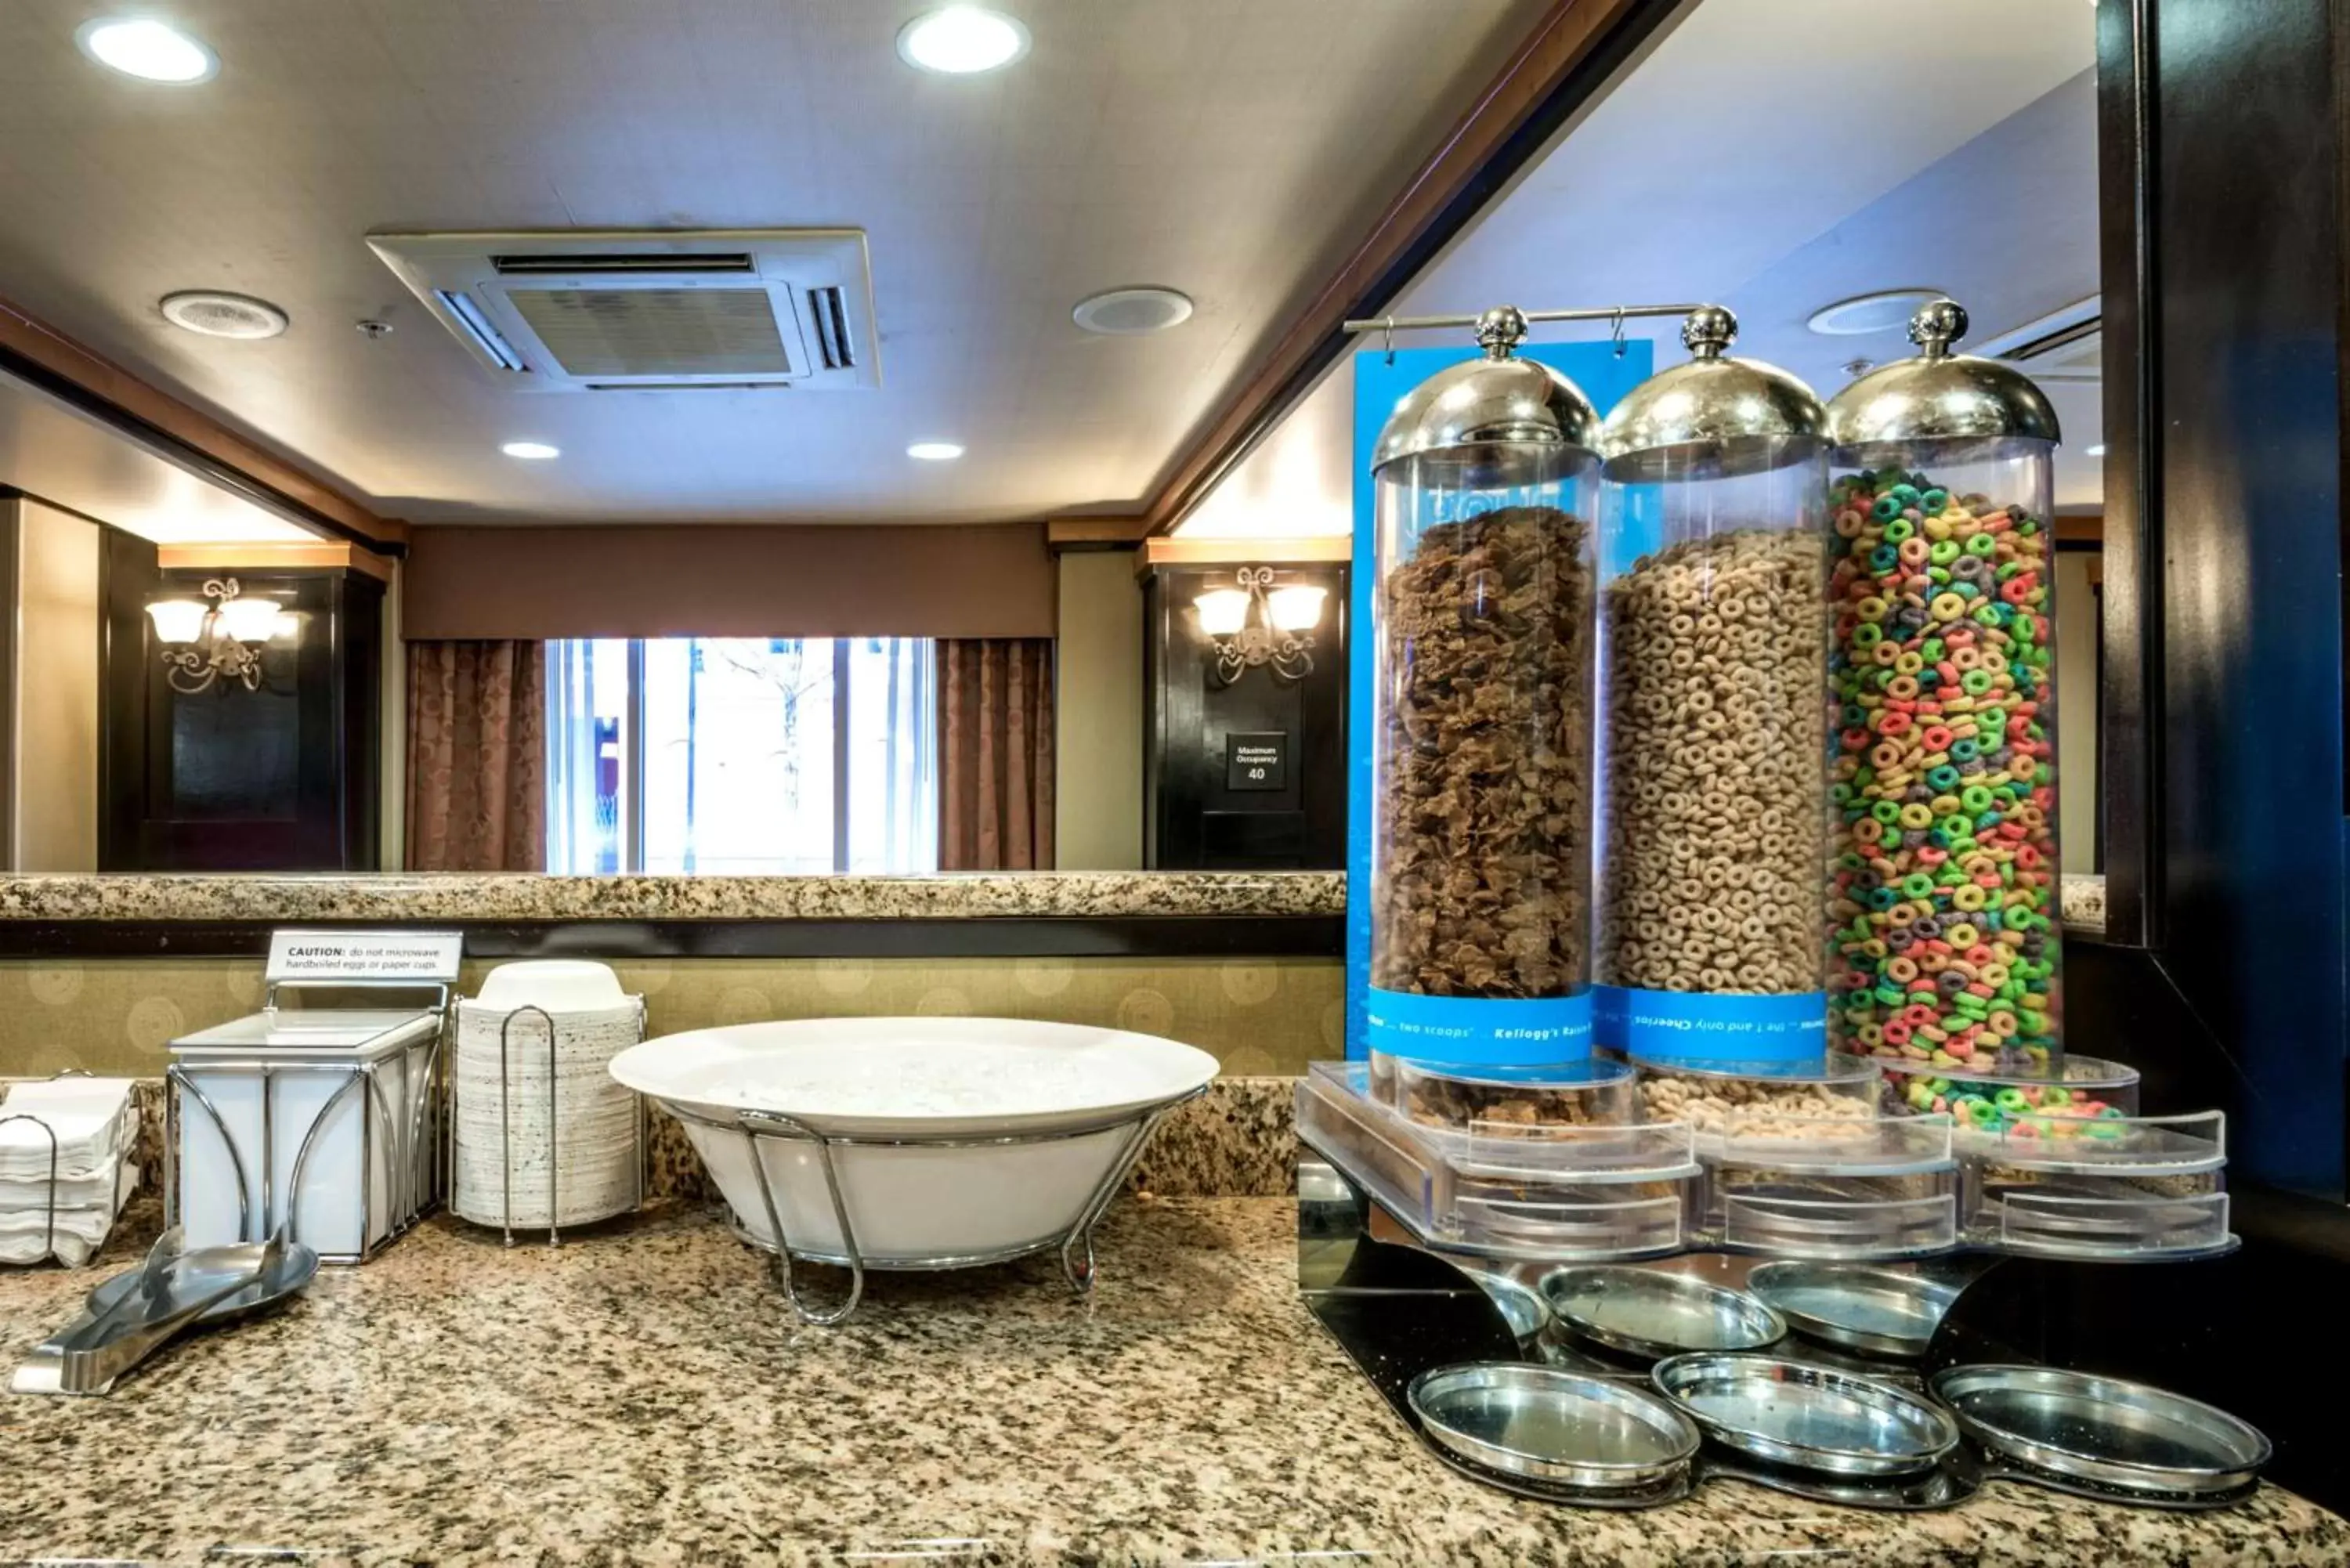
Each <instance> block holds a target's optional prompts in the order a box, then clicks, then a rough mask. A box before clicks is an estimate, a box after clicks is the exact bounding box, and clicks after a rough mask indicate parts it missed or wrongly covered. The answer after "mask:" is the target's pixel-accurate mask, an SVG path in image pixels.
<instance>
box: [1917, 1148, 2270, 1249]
mask: <svg viewBox="0 0 2350 1568" xmlns="http://www.w3.org/2000/svg"><path fill="white" fill-rule="evenodd" d="M1959 1153H1960V1163H1961V1167H1962V1182H1961V1188H1962V1193H1961V1198H1962V1203H1963V1207H1964V1210H1965V1214H1966V1229H1967V1232H1968V1237H1969V1239H1970V1241H1975V1242H1977V1243H1979V1244H1981V1245H1983V1246H1987V1247H1993V1248H1996V1249H1998V1250H2000V1251H2007V1252H2022V1253H2028V1254H2032V1255H2033V1256H2039V1257H2057V1258H2097V1259H2122V1260H2127V1259H2144V1260H2148V1261H2177V1260H2180V1259H2187V1258H2199V1257H2210V1256H2212V1255H2215V1254H2217V1253H2220V1252H2226V1251H2233V1250H2234V1248H2235V1245H2236V1239H2235V1237H2234V1236H2233V1235H2231V1234H2230V1232H2229V1230H2228V1193H2227V1190H2226V1175H2225V1172H2226V1168H2227V1163H2228V1128H2227V1117H2226V1116H2225V1115H2224V1114H2223V1113H2221V1112H2219V1111H2202V1112H2198V1113H2196V1114H2194V1115H2191V1116H2120V1117H2099V1118H2097V1119H2095V1120H2094V1121H2092V1122H2090V1123H2088V1124H2087V1125H2086V1126H2085V1127H2080V1128H2078V1129H2077V1130H2076V1131H2075V1132H2074V1134H2073V1135H2072V1136H2061V1137H2059V1136H2050V1134H2049V1133H2048V1132H2047V1131H2045V1130H2044V1129H2043V1126H2042V1124H2041V1123H2039V1122H2037V1121H2034V1120H2033V1119H2029V1118H2027V1119H2021V1120H2018V1121H2016V1122H2014V1123H2013V1124H2012V1126H2010V1127H2006V1128H2004V1129H2003V1130H2002V1131H1999V1132H1977V1133H1976V1134H1974V1135H1972V1136H1971V1137H1968V1138H1967V1139H1965V1140H1964V1141H1963V1144H1962V1146H1961V1147H1960V1151H1959Z"/></svg>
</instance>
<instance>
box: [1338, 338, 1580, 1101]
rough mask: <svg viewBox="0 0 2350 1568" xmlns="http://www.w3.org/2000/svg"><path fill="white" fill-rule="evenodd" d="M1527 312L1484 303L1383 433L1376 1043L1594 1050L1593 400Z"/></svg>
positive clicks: (1404, 1052)
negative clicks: (1470, 333) (1528, 334)
mask: <svg viewBox="0 0 2350 1568" xmlns="http://www.w3.org/2000/svg"><path fill="white" fill-rule="evenodd" d="M1525 330H1526V322H1525V317H1523V315H1522V314H1521V313H1520V312H1518V311H1517V310H1515V309H1513V308H1511V307H1508V306H1503V307H1501V308H1497V309H1494V310H1489V311H1487V312H1486V313H1485V315H1484V316H1483V317H1482V318H1481V319H1480V321H1479V323H1478V327H1477V340H1478V342H1479V344H1480V345H1481V346H1482V348H1483V349H1484V354H1483V357H1482V358H1478V359H1475V360H1471V361H1467V362H1465V363H1462V364H1459V365H1454V366H1451V367H1449V368H1447V369H1443V370H1441V371H1439V372H1438V373H1437V374H1436V375H1434V376H1432V377H1430V378H1429V379H1428V380H1426V381H1424V382H1422V383H1421V384H1420V385H1419V387H1417V388H1415V389H1413V390H1412V391H1411V392H1410V393H1409V394H1408V395H1407V396H1406V397H1405V398H1404V399H1403V400H1401V401H1400V402H1399V404H1398V405H1397V407H1396V410H1395V412H1394V414H1393V415H1392V416H1391V417H1390V418H1389V419H1388V422H1387V425H1386V427H1385V429H1384V430H1382V431H1381V432H1380V435H1379V440H1378V447H1377V449H1376V452H1375V454H1374V460H1373V463H1372V474H1373V478H1374V482H1375V484H1376V486H1377V504H1378V514H1377V521H1376V524H1375V526H1376V529H1377V538H1376V542H1375V546H1374V548H1375V557H1374V559H1375V566H1376V572H1377V582H1376V587H1375V591H1374V592H1373V594H1372V627H1371V635H1372V639H1373V646H1374V649H1375V654H1374V658H1375V671H1376V677H1375V686H1374V694H1373V698H1372V712H1373V716H1372V726H1373V729H1372V733H1371V736H1370V737H1369V740H1370V745H1371V750H1372V754H1373V763H1372V766H1373V784H1372V789H1373V805H1372V816H1373V828H1372V845H1371V866H1370V888H1371V909H1370V916H1369V924H1370V944H1369V950H1370V973H1369V975H1368V976H1367V980H1368V982H1369V983H1368V998H1367V1007H1366V1020H1367V1041H1366V1043H1367V1046H1368V1048H1369V1053H1370V1055H1371V1059H1372V1062H1373V1064H1374V1065H1375V1067H1379V1064H1380V1063H1381V1059H1382V1058H1385V1057H1394V1058H1401V1059H1404V1060H1409V1061H1422V1062H1439V1063H1444V1064H1451V1065H1454V1066H1463V1065H1471V1064H1491V1065H1505V1066H1507V1065H1532V1064H1544V1063H1555V1062H1559V1061H1564V1060H1571V1059H1573V1058H1575V1057H1577V1056H1587V1055H1588V1054H1590V1050H1591V995H1590V978H1591V976H1590V932H1591V904H1590V898H1591V865H1592V853H1591V837H1590V831H1591V766H1592V696H1593V661H1594V649H1595V643H1596V624H1595V619H1596V558H1595V557H1596V538H1595V530H1594V527H1593V516H1594V508H1593V504H1594V501H1595V499H1596V483H1597V472H1598V463H1599V459H1598V456H1597V452H1596V437H1597V431H1598V425H1599V418H1598V414H1597V411H1596V410H1595V409H1594V408H1593V407H1592V404H1591V400H1589V399H1588V398H1586V396H1585V395H1584V394H1583V392H1582V390H1581V389H1578V388H1577V387H1576V386H1575V383H1574V382H1573V381H1571V380H1569V379H1567V378H1566V377H1565V376H1564V375H1562V374H1560V373H1559V372H1558V371H1557V370H1555V369H1551V368H1550V367H1548V366H1546V365H1541V364H1537V363H1535V362H1534V361H1533V360H1530V359H1523V358H1519V357H1518V356H1517V353H1516V346H1517V344H1518V342H1519V341H1520V340H1521V339H1522V338H1523V337H1524V335H1525ZM1379 1070H1381V1071H1382V1072H1384V1071H1385V1069H1384V1068H1383V1067H1380V1068H1379Z"/></svg>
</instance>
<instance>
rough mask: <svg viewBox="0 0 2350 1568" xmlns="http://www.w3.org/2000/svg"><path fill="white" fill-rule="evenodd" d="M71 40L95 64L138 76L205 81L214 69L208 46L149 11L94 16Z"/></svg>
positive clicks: (214, 60) (217, 63)
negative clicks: (147, 13)
mask: <svg viewBox="0 0 2350 1568" xmlns="http://www.w3.org/2000/svg"><path fill="white" fill-rule="evenodd" d="M74 42H75V43H77V44H79V45H80V46H81V52H82V53H83V54H85V55H88V57H90V58H91V59H93V60H96V61H97V62H98V63H99V65H101V66H105V67H109V69H112V70H118V71H120V72H121V73H122V74H123V75H124V76H127V77H137V78H139V79H140V80H141V81H150V82H176V83H181V84H185V83H188V82H201V81H209V80H211V79H212V78H213V76H214V75H215V74H216V73H217V72H218V71H219V70H220V60H219V58H218V57H216V56H215V55H213V52H212V51H211V50H210V49H207V48H206V47H203V45H202V44H200V43H198V42H196V41H195V40H194V39H193V38H191V37H190V36H188V35H187V34H185V33H182V32H181V31H180V30H179V29H178V28H177V27H174V26H172V25H171V24H169V23H167V22H158V21H156V20H155V19H154V18H153V17H151V16H99V17H94V18H92V19H91V20H89V21H88V22H84V23H83V24H82V25H81V26H79V27H77V28H76V29H74Z"/></svg>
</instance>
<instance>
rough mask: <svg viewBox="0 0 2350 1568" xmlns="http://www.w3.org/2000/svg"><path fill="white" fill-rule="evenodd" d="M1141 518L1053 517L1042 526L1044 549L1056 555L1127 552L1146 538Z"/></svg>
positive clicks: (1144, 521)
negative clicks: (1082, 552)
mask: <svg viewBox="0 0 2350 1568" xmlns="http://www.w3.org/2000/svg"><path fill="white" fill-rule="evenodd" d="M1149 533H1150V524H1149V520H1147V519H1145V518H1141V517H1055V518H1053V519H1051V520H1049V521H1048V522H1046V523H1045V548H1046V549H1048V550H1050V551H1051V552H1053V554H1055V556H1058V555H1061V554H1063V553H1064V552H1066V551H1069V550H1128V549H1132V548H1133V547H1134V546H1135V545H1139V544H1140V543H1141V542H1142V541H1143V540H1144V539H1145V538H1146V537H1148V536H1149Z"/></svg>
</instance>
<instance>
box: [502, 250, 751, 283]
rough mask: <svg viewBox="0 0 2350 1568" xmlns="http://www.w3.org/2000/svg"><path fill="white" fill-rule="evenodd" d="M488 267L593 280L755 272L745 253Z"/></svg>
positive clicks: (514, 259)
mask: <svg viewBox="0 0 2350 1568" xmlns="http://www.w3.org/2000/svg"><path fill="white" fill-rule="evenodd" d="M490 265H492V266H494V267H495V268H497V270H498V272H499V275H502V276H504V277H545V276H546V275H549V274H554V275H557V276H585V277H593V276H596V275H599V274H600V275H627V274H629V273H648V272H651V273H675V272H699V273H710V272H738V273H755V272H757V271H758V270H759V264H758V262H757V261H756V260H755V259H754V257H753V256H752V254H751V253H750V252H748V251H717V252H712V253H709V254H702V255H695V254H676V255H672V254H665V253H664V254H647V255H614V254H557V255H543V256H533V255H497V256H492V257H491V258H490Z"/></svg>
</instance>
